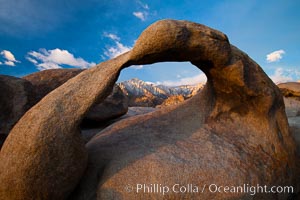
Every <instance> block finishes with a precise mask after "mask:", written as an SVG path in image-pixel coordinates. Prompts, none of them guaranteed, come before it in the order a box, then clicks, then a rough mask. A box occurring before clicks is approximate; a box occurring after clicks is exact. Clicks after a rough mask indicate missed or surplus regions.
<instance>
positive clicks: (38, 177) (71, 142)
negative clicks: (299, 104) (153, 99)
mask: <svg viewBox="0 0 300 200" xmlns="http://www.w3.org/2000/svg"><path fill="white" fill-rule="evenodd" d="M162 61H190V62H191V63H192V64H194V65H196V66H197V67H198V68H199V69H201V70H202V71H203V72H204V73H205V74H206V76H207V78H208V81H207V84H206V86H205V87H204V89H203V90H202V91H201V93H200V94H198V95H196V96H195V97H193V98H192V99H190V100H188V101H185V102H184V103H182V104H179V105H178V106H172V107H166V108H164V109H160V110H158V111H155V112H151V113H148V114H145V115H140V116H135V117H132V118H128V119H125V120H122V121H119V122H118V123H116V124H114V125H112V126H110V127H108V128H107V129H105V130H103V131H102V133H101V134H100V135H97V136H95V137H94V138H93V139H92V140H91V141H90V142H88V144H87V145H86V148H87V151H88V154H89V155H88V156H89V161H88V162H87V156H86V152H85V148H84V147H83V145H82V144H81V142H82V141H80V139H79V137H78V136H79V133H78V131H77V127H78V126H79V124H80V121H81V120H82V119H83V117H84V116H85V114H86V113H87V111H88V110H89V108H90V107H91V106H92V105H93V103H94V102H95V101H103V100H104V98H105V97H106V96H108V95H109V93H110V92H111V90H112V89H113V86H114V83H115V82H116V80H117V78H118V75H119V73H120V71H121V70H122V69H123V68H126V67H129V66H130V65H135V64H149V63H155V62H162ZM83 83H84V84H83ZM24 135H25V136H26V137H21V136H24ZM20 138H21V140H20ZM45 155H46V156H45ZM0 159H1V162H0V171H1V174H0V198H4V199H20V197H22V198H23V199H25V200H26V199H66V198H69V199H86V198H87V197H88V198H91V199H151V198H152V199H153V198H160V197H161V194H159V193H144V192H141V193H138V192H137V191H136V190H135V191H133V192H128V191H127V190H125V189H124V188H125V187H126V186H128V185H130V186H133V187H132V188H133V189H135V188H136V185H137V184H139V183H145V184H147V183H149V184H151V183H161V184H164V185H167V186H172V185H174V184H176V183H178V184H180V185H187V184H190V183H193V184H195V185H197V186H203V185H204V184H212V183H214V184H217V185H223V186H225V185H236V186H239V185H242V184H243V183H248V184H249V185H257V184H259V185H291V186H294V188H295V191H297V188H296V186H297V183H299V178H298V177H299V174H298V171H297V170H298V168H297V167H298V166H297V162H298V161H299V160H298V157H297V155H296V146H295V142H294V139H293V137H292V135H291V133H290V132H289V127H288V123H287V118H286V115H285V112H284V104H283V98H282V95H281V93H280V91H279V89H278V87H276V86H275V85H274V83H273V82H272V81H271V80H270V79H269V78H268V77H267V75H266V74H265V73H264V72H263V70H262V69H261V68H260V67H259V65H258V64H256V63H255V62H254V61H253V60H252V59H250V58H249V57H248V56H247V55H246V54H245V53H243V52H241V51H240V50H239V49H237V48H236V47H234V46H232V45H230V43H229V41H228V39H227V37H226V35H224V34H223V33H220V32H219V31H216V30H213V29H210V28H208V27H206V26H203V25H199V24H196V23H193V22H188V21H176V20H162V21H159V22H157V23H154V24H153V25H151V26H150V27H149V28H147V29H146V30H145V31H144V32H143V33H142V34H141V36H140V37H139V39H138V40H137V42H136V44H135V46H134V48H133V49H132V50H131V51H129V52H127V53H125V54H122V55H120V56H119V57H117V58H115V59H112V60H109V61H106V62H103V63H101V64H99V65H97V66H95V67H93V68H91V69H88V70H85V71H84V72H82V73H80V74H79V75H78V76H76V77H75V78H73V79H71V80H69V81H68V82H66V83H65V84H64V85H62V86H61V87H59V88H57V89H56V90H54V91H53V92H51V93H49V94H48V95H47V96H46V97H44V98H43V99H42V100H41V101H40V102H39V103H38V104H37V105H35V106H34V107H33V108H32V109H30V110H29V111H28V112H27V113H26V114H25V115H24V116H23V117H22V118H21V119H20V120H19V122H18V123H17V124H16V125H15V127H14V128H13V130H12V131H11V133H10V135H9V136H8V138H7V140H6V141H5V143H4V145H3V148H2V150H1V152H0ZM86 165H87V168H86V170H85V173H84V169H85V166H86ZM174 172H176V173H174ZM78 183H79V184H78ZM75 187H76V188H75ZM74 189H75V190H74ZM200 195H201V198H203V199H217V200H218V199H249V198H250V197H251V198H255V199H274V198H275V199H287V198H289V197H288V196H289V194H287V193H281V194H268V193H257V194H255V195H254V196H250V194H245V193H210V192H209V191H205V192H203V193H201V194H200ZM198 197H199V193H185V194H178V193H172V192H171V193H168V194H166V195H165V196H164V198H168V199H183V198H186V199H196V198H198Z"/></svg>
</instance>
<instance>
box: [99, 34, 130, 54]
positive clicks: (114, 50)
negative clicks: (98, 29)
mask: <svg viewBox="0 0 300 200" xmlns="http://www.w3.org/2000/svg"><path fill="white" fill-rule="evenodd" d="M104 36H105V37H107V38H110V39H111V40H113V41H114V43H115V45H114V46H108V47H107V48H106V50H105V51H104V55H105V56H107V57H108V58H110V59H111V58H115V57H117V56H119V55H121V54H123V53H126V52H127V51H130V49H132V47H131V46H126V45H124V44H122V43H121V42H120V40H121V39H120V38H119V37H118V36H117V35H114V34H111V33H104Z"/></svg>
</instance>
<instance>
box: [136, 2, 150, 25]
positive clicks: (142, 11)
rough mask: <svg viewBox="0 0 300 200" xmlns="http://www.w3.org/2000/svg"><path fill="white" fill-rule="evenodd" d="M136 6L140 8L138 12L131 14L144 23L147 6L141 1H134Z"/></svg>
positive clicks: (147, 11) (147, 10)
mask: <svg viewBox="0 0 300 200" xmlns="http://www.w3.org/2000/svg"><path fill="white" fill-rule="evenodd" d="M136 2H137V4H138V5H139V6H140V8H141V9H140V10H138V11H135V12H133V13H132V14H133V15H134V16H135V17H137V18H138V19H140V20H141V21H146V19H147V17H148V15H149V10H150V8H149V6H148V4H146V3H143V2H141V1H136Z"/></svg>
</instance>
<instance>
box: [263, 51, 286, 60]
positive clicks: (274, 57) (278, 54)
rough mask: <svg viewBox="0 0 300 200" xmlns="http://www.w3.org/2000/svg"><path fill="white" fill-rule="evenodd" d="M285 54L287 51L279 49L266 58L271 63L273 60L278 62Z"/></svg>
mask: <svg viewBox="0 0 300 200" xmlns="http://www.w3.org/2000/svg"><path fill="white" fill-rule="evenodd" d="M283 54H285V51H284V50H282V49H280V50H278V51H274V52H272V53H269V54H268V55H267V56H266V60H267V62H269V63H271V62H276V61H279V60H281V59H282V55H283Z"/></svg>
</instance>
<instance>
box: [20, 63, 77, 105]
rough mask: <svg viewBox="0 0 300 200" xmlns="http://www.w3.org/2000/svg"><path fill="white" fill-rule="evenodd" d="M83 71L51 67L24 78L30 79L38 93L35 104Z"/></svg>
mask: <svg viewBox="0 0 300 200" xmlns="http://www.w3.org/2000/svg"><path fill="white" fill-rule="evenodd" d="M82 71H83V70H82V69H49V70H44V71H40V72H36V73H32V74H29V75H27V76H24V77H23V79H25V80H27V81H29V82H30V83H31V84H32V85H33V86H34V90H35V93H36V95H35V102H34V104H35V103H37V102H39V101H40V100H41V99H42V98H43V97H44V96H46V95H47V94H48V93H49V92H51V91H52V90H54V89H56V88H58V87H59V86H61V85H62V84H64V83H65V82H67V81H68V80H69V79H71V78H73V77H75V76H77V75H78V74H79V73H81V72H82Z"/></svg>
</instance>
